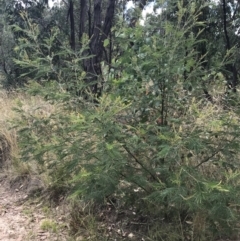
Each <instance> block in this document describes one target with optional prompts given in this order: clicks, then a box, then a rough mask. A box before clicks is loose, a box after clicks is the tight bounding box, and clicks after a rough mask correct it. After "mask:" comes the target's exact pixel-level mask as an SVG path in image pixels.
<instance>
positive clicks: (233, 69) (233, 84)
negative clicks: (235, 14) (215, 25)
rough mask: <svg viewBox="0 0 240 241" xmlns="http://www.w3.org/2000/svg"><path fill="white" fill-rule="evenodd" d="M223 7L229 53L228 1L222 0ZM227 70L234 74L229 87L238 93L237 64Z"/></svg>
mask: <svg viewBox="0 0 240 241" xmlns="http://www.w3.org/2000/svg"><path fill="white" fill-rule="evenodd" d="M222 5H223V28H224V34H225V38H226V49H227V51H228V50H230V49H231V43H230V39H229V36H228V31H227V8H226V7H227V6H226V1H225V0H222ZM226 67H227V69H228V70H229V71H230V72H231V73H232V80H231V81H230V82H229V87H230V88H231V89H232V90H233V92H237V84H238V76H237V69H236V66H235V64H228V65H227V66H226Z"/></svg>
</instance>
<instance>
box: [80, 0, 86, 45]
mask: <svg viewBox="0 0 240 241" xmlns="http://www.w3.org/2000/svg"><path fill="white" fill-rule="evenodd" d="M87 12H88V6H87V1H86V0H80V22H79V36H78V38H79V41H81V39H82V36H83V34H84V33H85V25H86V21H87V19H86V18H87Z"/></svg>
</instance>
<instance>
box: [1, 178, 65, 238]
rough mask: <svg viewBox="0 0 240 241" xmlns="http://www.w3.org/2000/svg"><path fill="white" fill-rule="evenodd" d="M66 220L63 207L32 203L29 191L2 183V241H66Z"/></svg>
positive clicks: (4, 181)
mask: <svg viewBox="0 0 240 241" xmlns="http://www.w3.org/2000/svg"><path fill="white" fill-rule="evenodd" d="M22 187H23V185H22ZM34 200H35V199H34ZM65 220H66V217H65V215H64V210H63V209H62V207H55V208H50V209H49V208H48V207H46V206H44V205H43V204H42V203H39V202H38V203H37V202H34V201H31V199H29V192H28V191H27V189H25V190H21V186H20V188H19V189H18V188H13V187H12V186H11V185H10V184H9V182H8V181H6V180H4V179H3V178H1V179H0V241H13V240H14V241H23V240H24V241H27V240H31V241H35V240H36V241H39V240H47V241H67V240H70V239H68V238H67V236H68V235H67V234H68V228H67V226H66V225H65V223H64V221H65Z"/></svg>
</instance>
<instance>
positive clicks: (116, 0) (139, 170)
mask: <svg viewBox="0 0 240 241" xmlns="http://www.w3.org/2000/svg"><path fill="white" fill-rule="evenodd" d="M129 2H132V7H128V6H129ZM150 6H152V11H151V12H149V13H148V14H146V16H145V17H144V19H143V18H142V16H143V15H142V13H143V11H146V9H148V8H149V7H150ZM0 15H1V18H0V32H1V34H0V53H1V54H0V71H1V88H2V90H4V91H5V92H6V93H8V96H10V99H12V100H14V101H15V102H14V103H15V104H14V111H15V113H16V115H15V116H14V118H11V121H10V120H7V121H6V123H5V125H2V126H3V127H2V131H1V140H2V141H1V143H2V144H1V145H2V148H1V150H2V151H1V152H2V154H1V155H2V159H3V154H4V151H3V150H4V148H5V149H6V146H8V145H9V146H10V147H9V150H10V152H9V153H10V154H9V155H10V159H11V160H12V163H13V164H14V163H15V164H14V165H15V167H16V168H17V169H18V171H19V175H22V176H26V175H38V176H40V177H41V178H42V180H44V182H45V186H44V190H45V192H46V190H47V193H48V194H49V197H51V199H52V200H55V201H56V202H57V201H59V199H60V197H61V196H62V195H65V196H67V197H68V199H69V200H71V204H70V203H69V205H72V210H73V212H72V219H71V221H70V224H71V225H70V226H71V228H72V232H73V234H76V233H79V232H83V229H85V230H84V232H86V233H87V234H86V237H88V238H89V237H90V240H115V239H116V237H118V239H119V240H128V239H131V240H140V239H141V240H165V241H167V240H217V239H220V238H222V239H224V238H234V237H235V238H236V237H238V233H239V205H240V196H239V195H240V192H239V182H240V176H239V175H240V172H239V158H240V153H239V150H240V149H239V143H240V142H239V141H240V139H239V138H240V132H239V111H240V109H239V105H240V99H239V90H238V88H239V70H240V55H239V40H240V39H239V38H240V37H239V31H240V3H239V1H234V0H219V1H211V0H205V1H203V0H198V1H195V0H191V1H186V0H155V1H151V0H149V1H147V0H135V1H128V0H79V1H76V0H63V1H61V3H60V4H55V5H53V6H52V7H51V8H50V7H49V6H48V1H47V0H42V1H40V0H39V1H37V0H21V1H20V0H19V1H16V0H1V1H0ZM9 128H10V129H9ZM6 129H7V130H8V131H9V132H10V133H12V132H13V131H14V133H15V131H17V133H16V136H15V138H16V143H17V144H16V146H17V147H16V146H15V147H14V148H13V146H11V145H10V144H9V143H10V141H9V135H6V132H7V131H6ZM6 143H7V144H6ZM16 160H17V161H16ZM16 163H17V164H16ZM23 166H24V168H23ZM20 167H21V168H20ZM39 195H42V194H41V192H40V194H39ZM72 203H74V204H72ZM86 203H88V211H89V210H91V213H92V214H93V215H92V216H91V217H92V219H91V220H93V219H94V220H95V221H94V222H96V223H97V225H96V226H94V229H95V232H93V230H94V229H93V228H92V229H90V228H89V222H87V221H86V222H85V223H84V225H83V221H82V220H86V219H84V217H85V216H86V215H87V214H86V213H84V212H83V209H82V208H81V207H82V205H84V204H86ZM89 212H90V211H89ZM84 215H85V216H84ZM88 221H89V220H88ZM108 222H111V223H112V224H114V225H116V226H117V227H118V228H117V229H116V230H117V231H116V232H115V233H114V232H112V231H111V234H109V229H108V228H107V227H109V225H105V224H106V223H108ZM86 223H87V224H86ZM89 230H91V232H90V231H89ZM118 230H127V231H126V232H125V231H118ZM127 232H128V233H130V234H131V235H130V236H129V235H126V233H127ZM140 237H141V238H140Z"/></svg>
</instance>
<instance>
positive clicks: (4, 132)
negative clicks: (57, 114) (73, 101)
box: [0, 90, 55, 178]
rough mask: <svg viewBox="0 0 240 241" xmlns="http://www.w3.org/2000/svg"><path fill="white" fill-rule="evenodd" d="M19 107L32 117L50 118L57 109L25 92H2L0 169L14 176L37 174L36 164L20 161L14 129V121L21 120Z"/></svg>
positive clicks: (0, 96) (0, 102)
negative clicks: (17, 109)
mask: <svg viewBox="0 0 240 241" xmlns="http://www.w3.org/2000/svg"><path fill="white" fill-rule="evenodd" d="M18 105H21V108H22V109H23V110H24V111H25V112H26V113H29V114H30V115H39V116H42V117H43V118H44V117H47V116H49V115H50V114H51V113H53V112H54V111H55V107H54V106H53V105H50V104H49V103H47V102H46V101H44V100H43V99H41V98H40V97H33V96H28V95H27V94H25V93H23V92H16V91H12V92H7V91H4V90H0V113H1V115H0V167H1V168H4V173H5V174H6V173H7V174H8V175H10V176H12V177H13V178H14V177H16V176H26V175H31V174H32V173H35V172H36V170H37V167H36V164H35V165H33V163H31V166H30V165H29V164H28V163H24V162H22V161H20V152H19V147H18V137H17V130H16V128H13V126H14V124H13V120H16V119H18V118H21V117H20V116H19V114H18V113H17V112H16V111H14V108H16V107H17V106H18Z"/></svg>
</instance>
